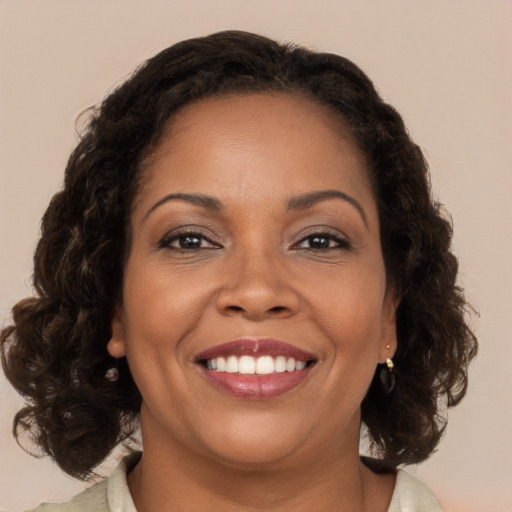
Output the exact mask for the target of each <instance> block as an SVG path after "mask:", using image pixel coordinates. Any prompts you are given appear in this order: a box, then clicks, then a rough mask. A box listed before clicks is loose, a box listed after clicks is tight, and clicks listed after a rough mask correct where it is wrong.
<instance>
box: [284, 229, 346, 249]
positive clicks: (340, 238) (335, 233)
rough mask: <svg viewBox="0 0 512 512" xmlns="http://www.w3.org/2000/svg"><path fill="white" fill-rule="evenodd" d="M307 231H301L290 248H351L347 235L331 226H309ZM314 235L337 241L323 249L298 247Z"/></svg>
mask: <svg viewBox="0 0 512 512" xmlns="http://www.w3.org/2000/svg"><path fill="white" fill-rule="evenodd" d="M307 231H308V232H302V233H301V234H300V238H299V240H298V241H297V242H295V243H293V244H292V245H291V246H290V248H291V249H298V250H312V251H315V250H316V251H332V250H345V251H346V250H350V249H351V248H352V243H351V241H350V239H349V237H348V236H346V235H345V234H343V233H341V232H340V231H339V230H333V229H332V228H328V227H326V226H315V227H311V228H309V230H307ZM315 236H318V237H325V238H329V239H331V240H333V241H335V242H336V243H337V245H336V246H335V247H328V248H325V249H321V248H320V249H314V248H310V249H307V248H303V249H300V248H299V247H298V246H299V245H300V244H301V243H302V242H304V241H306V240H307V239H308V238H313V237H315Z"/></svg>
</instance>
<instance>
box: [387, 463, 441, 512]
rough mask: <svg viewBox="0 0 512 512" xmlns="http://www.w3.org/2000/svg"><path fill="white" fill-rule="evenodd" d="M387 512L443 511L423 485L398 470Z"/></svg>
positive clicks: (401, 470)
mask: <svg viewBox="0 0 512 512" xmlns="http://www.w3.org/2000/svg"><path fill="white" fill-rule="evenodd" d="M388 512H443V509H442V508H441V505H440V504H439V502H438V501H437V499H436V497H435V496H434V495H433V494H432V492H431V491H430V489H429V488H428V487H427V486H426V485H425V484H423V483H422V482H420V481H419V480H418V479H417V478H415V477H413V476H412V475H411V474H409V473H407V471H404V470H403V469H400V470H399V471H398V472H397V475H396V485H395V491H394V492H393V497H392V499H391V503H390V505H389V509H388Z"/></svg>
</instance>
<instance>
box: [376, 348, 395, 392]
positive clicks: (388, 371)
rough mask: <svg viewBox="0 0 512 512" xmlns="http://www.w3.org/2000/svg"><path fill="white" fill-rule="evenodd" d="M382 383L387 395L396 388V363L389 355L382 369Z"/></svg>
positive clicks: (380, 375)
mask: <svg viewBox="0 0 512 512" xmlns="http://www.w3.org/2000/svg"><path fill="white" fill-rule="evenodd" d="M379 377H380V383H381V384H382V388H383V390H384V393H386V395H390V394H391V393H392V392H393V390H394V389H395V383H396V379H395V365H394V364H393V361H392V360H391V359H390V358H389V357H388V358H387V359H386V367H385V368H381V370H380V374H379Z"/></svg>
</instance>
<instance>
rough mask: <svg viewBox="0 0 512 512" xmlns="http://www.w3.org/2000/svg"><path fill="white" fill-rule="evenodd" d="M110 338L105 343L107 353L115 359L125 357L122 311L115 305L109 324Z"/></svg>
mask: <svg viewBox="0 0 512 512" xmlns="http://www.w3.org/2000/svg"><path fill="white" fill-rule="evenodd" d="M110 329H111V333H112V335H111V338H110V340H109V341H108V343H107V352H108V353H109V354H110V355H111V356H112V357H115V358H116V359H119V358H120V357H124V356H125V355H126V349H125V344H124V325H123V309H122V307H121V306H120V305H116V307H115V308H114V312H113V314H112V321H111V322H110Z"/></svg>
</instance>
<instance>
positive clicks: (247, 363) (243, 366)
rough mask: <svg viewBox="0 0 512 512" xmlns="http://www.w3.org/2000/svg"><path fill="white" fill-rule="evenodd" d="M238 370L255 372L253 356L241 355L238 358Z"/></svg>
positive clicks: (248, 372)
mask: <svg viewBox="0 0 512 512" xmlns="http://www.w3.org/2000/svg"><path fill="white" fill-rule="evenodd" d="M238 372H239V373H246V374H252V373H256V361H255V360H254V357H251V356H242V357H241V358H240V359H239V360H238Z"/></svg>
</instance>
